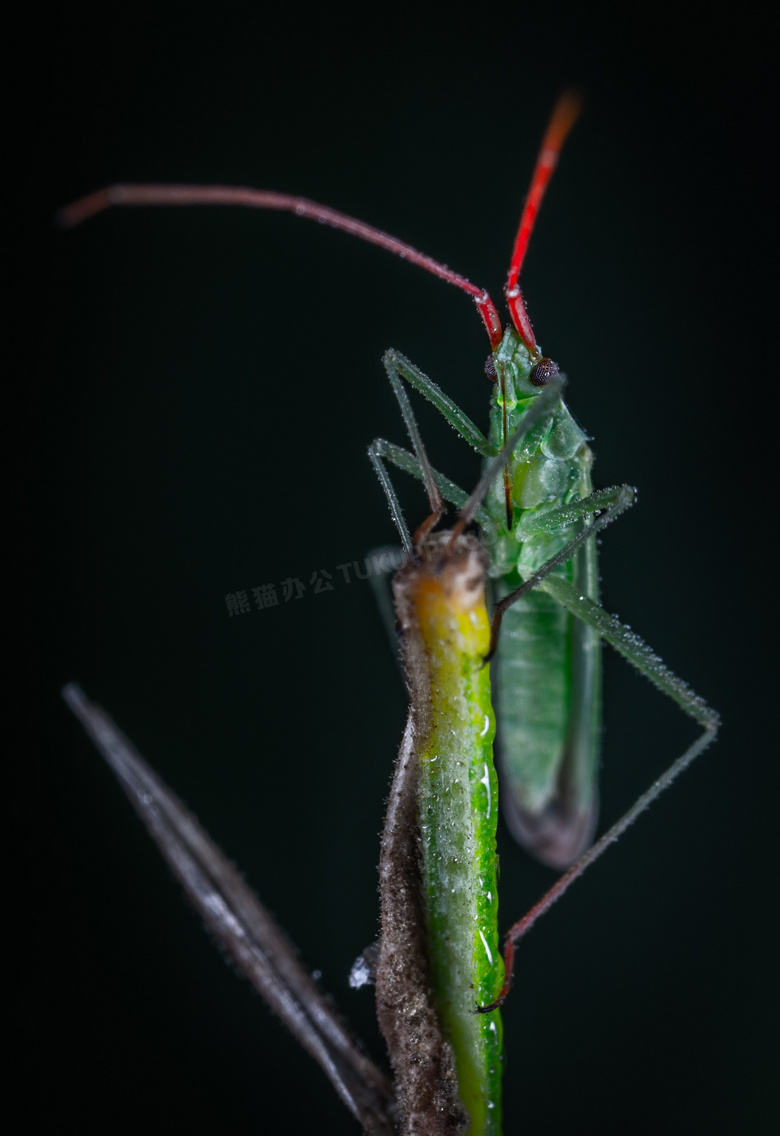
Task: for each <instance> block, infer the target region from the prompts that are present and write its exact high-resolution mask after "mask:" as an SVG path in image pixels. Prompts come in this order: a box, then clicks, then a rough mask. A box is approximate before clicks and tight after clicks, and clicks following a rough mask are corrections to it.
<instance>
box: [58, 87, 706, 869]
mask: <svg viewBox="0 0 780 1136" xmlns="http://www.w3.org/2000/svg"><path fill="white" fill-rule="evenodd" d="M578 113H579V101H578V99H577V97H576V96H573V95H571V94H565V95H564V96H562V98H561V99H560V100H559V103H558V105H557V106H556V108H555V111H554V113H553V116H552V118H551V121H550V124H549V126H548V129H547V133H546V135H545V138H544V141H543V143H542V147H541V150H540V153H539V157H538V159H537V162H536V167H535V171H534V174H533V178H532V181H531V187H530V191H529V194H528V197H527V199H526V204H525V208H524V210H523V213H522V216H521V220H520V225H519V228H518V232H517V237H516V239H515V244H514V249H513V254H512V259H511V264H510V269H509V274H508V278H507V285H506V288H505V293H506V299H507V304H508V307H509V313H510V317H511V322H510V325H509V326H508V327H507V328H506V329H505V330H503V331H502V328H501V322H500V319H499V316H498V313H497V311H496V308H495V305H494V304H493V302H492V300H491V299H490V296H489V295H488V293H487V292H485V291H484V290H482V289H480V288H478V287H476V286H475V285H473V284H471V283H470V282H469V281H468V280H466V279H465V278H464V277H462V276H460V275H459V274H458V273H455V272H453V271H452V270H451V269H449V268H447V267H446V266H445V265H443V264H440V263H439V262H437V261H435V260H433V259H432V258H431V257H428V256H426V255H425V254H423V253H420V252H419V251H418V250H417V249H414V248H412V247H411V246H410V245H407V244H405V243H404V242H402V241H399V240H398V239H397V238H395V237H392V236H390V235H389V234H387V233H384V232H382V231H380V230H377V229H375V228H373V227H372V226H370V225H367V224H365V223H364V222H361V221H357V220H355V219H354V218H351V217H347V216H345V215H344V214H342V213H339V212H337V211H335V210H333V209H330V208H328V207H326V206H322V205H318V204H316V203H315V202H312V201H309V200H307V199H306V198H299V197H292V196H290V195H288V194H282V193H276V192H274V191H267V190H254V189H244V188H236V187H229V186H180V185H168V186H165V185H118V186H113V187H110V188H108V189H104V190H99V191H97V192H96V193H93V194H91V195H89V196H88V197H85V198H83V199H81V200H80V201H77V202H75V203H74V204H73V205H72V206H70V207H68V208H67V209H66V210H64V211H63V213H62V214H61V221H62V223H63V224H64V225H66V226H71V225H75V224H78V223H79V222H81V221H83V220H84V219H86V218H87V217H90V216H92V215H93V214H95V213H98V212H100V211H102V210H103V209H105V208H107V207H109V206H112V205H134V206H139V205H177V206H178V205H214V204H219V205H242V206H247V207H250V208H258V209H278V210H285V211H288V212H293V213H295V214H296V216H299V217H304V218H308V219H312V220H317V221H319V222H320V223H322V224H327V225H329V226H331V227H333V228H336V229H339V230H341V231H343V232H347V233H351V234H352V235H353V236H357V237H360V238H361V239H362V240H365V241H367V242H370V243H372V244H377V245H379V246H380V247H382V248H385V249H387V250H388V251H390V252H393V253H395V254H396V255H398V256H401V257H403V258H404V259H405V260H408V261H411V262H412V263H413V264H417V265H418V266H420V267H421V268H424V269H426V270H427V271H428V272H431V273H433V274H434V275H436V276H438V277H439V278H440V279H442V280H444V281H445V282H447V283H449V284H453V285H455V286H456V287H458V288H460V289H462V290H463V291H465V292H466V293H467V294H468V295H470V296H471V297H472V299H473V300H474V302H475V304H476V306H477V309H478V311H479V314H480V316H481V318H482V321H483V323H484V325H485V328H486V330H487V333H488V337H489V339H490V347H491V353H490V355H489V357H488V360H487V363H486V365H485V370H486V373H487V374H488V377H489V378H490V379H491V381H492V392H493V393H492V396H491V403H490V429H489V433H488V436H487V437H486V436H485V435H484V434H483V433H482V431H481V430H480V429H479V428H478V427H477V426H476V425H475V424H474V423H473V422H472V421H471V420H470V419H469V418H468V417H467V416H466V415H465V414H464V413H463V411H461V410H460V408H459V407H458V406H456V405H455V403H453V402H452V400H451V399H449V398H448V397H447V395H446V394H445V393H444V392H443V391H442V390H441V389H440V388H439V387H438V386H437V385H436V384H435V383H434V382H433V381H432V380H431V379H429V378H428V377H427V376H426V375H424V374H423V373H422V372H421V371H420V370H419V369H418V368H417V367H415V366H414V365H413V364H412V363H411V362H410V361H409V360H408V359H405V358H404V356H403V355H401V354H400V353H399V352H397V351H389V352H388V353H387V354H386V356H385V359H384V363H385V367H386V370H387V372H388V375H389V377H390V379H391V382H392V383H393V385H394V387H396V386H397V385H398V380H403V381H404V382H406V383H408V384H409V385H411V386H412V387H414V388H415V389H417V390H418V391H419V392H420V393H421V394H423V395H424V396H425V397H426V398H427V399H428V400H429V401H430V402H431V403H432V404H433V405H434V406H435V407H436V408H437V409H438V410H439V411H440V412H441V414H442V415H443V416H444V418H445V419H446V420H447V422H449V424H450V425H451V426H453V427H454V428H455V430H456V431H457V432H458V433H459V434H460V435H461V437H462V438H463V439H464V440H465V441H466V442H467V443H468V444H469V445H470V446H472V447H473V448H474V449H475V450H476V451H477V452H478V453H479V454H481V455H482V456H483V457H485V458H486V459H490V458H491V457H493V456H495V454H497V453H498V451H499V450H500V449H501V447H502V446H503V445H504V444H505V443H506V441H507V439H508V438H509V436H510V435H511V433H512V431H513V430H514V429H515V427H516V425H517V422H518V420H519V417H520V416H521V415H522V413H523V411H524V410H525V409H527V407H528V406H529V405H530V404H531V403H532V402H533V400H534V399H536V398H538V396H539V393H540V391H541V390H543V389H544V387H545V385H546V384H547V383H548V382H549V380H550V378H551V377H552V376H553V375H555V374H556V373H557V371H558V366H557V364H555V363H553V362H552V361H551V360H549V359H547V358H545V357H544V356H543V355H542V352H541V350H540V348H539V346H538V344H537V342H536V338H535V335H534V331H533V328H532V326H531V321H530V319H529V317H528V314H527V311H526V308H525V303H524V301H523V297H522V294H521V291H520V288H519V285H518V278H519V273H520V269H521V267H522V263H523V259H524V256H525V253H526V250H527V248H528V243H529V240H530V236H531V233H532V230H533V227H534V222H535V220H536V216H537V213H538V210H539V207H540V204H541V201H542V198H543V196H544V192H545V190H546V187H547V185H548V183H549V180H550V177H551V175H552V173H553V170H554V169H555V166H556V164H557V160H558V155H559V153H560V150H561V147H562V145H563V142H564V140H565V138H566V135H567V134H568V132H569V130H570V128H571V126H572V125H573V123H574V121H575V119H576V117H577V115H578ZM373 452H374V453H375V454H376V455H379V456H381V457H384V458H386V459H387V460H388V461H390V462H391V463H393V464H395V465H396V466H398V467H399V468H401V469H404V470H406V471H407V472H409V473H411V474H412V475H413V476H415V477H420V476H421V470H420V466H419V462H418V461H417V459H416V458H415V457H414V455H412V454H410V453H409V452H408V451H405V450H403V449H401V448H400V447H398V446H395V445H393V444H392V443H389V442H385V441H383V440H381V439H379V440H377V442H376V443H375V444H374V451H373ZM591 461H592V454H591V451H590V449H589V447H588V445H587V441H586V435H585V434H584V433H583V432H582V430H581V429H580V428H579V426H578V425H577V423H576V422H575V421H574V419H573V418H572V416H571V414H570V413H569V411H568V409H567V407H566V405H565V403H564V402H563V401H562V400H559V401H558V403H557V405H556V406H555V407H554V408H553V409H552V411H551V413H550V414H549V415H548V416H547V417H546V418H545V420H544V421H540V422H539V423H538V424H537V426H536V428H535V430H534V432H533V434H531V435H528V436H526V437H523V438H522V439H521V440H520V442H519V443H518V446H517V448H516V449H515V450H514V452H512V453H511V454H510V455H509V457H508V460H507V461H506V465H505V469H504V475H503V478H502V479H500V480H499V481H498V482H497V483H496V485H495V487H494V488H493V489H492V490H491V492H490V493H489V494H488V497H487V500H486V501H485V504H484V506H483V507H481V508H480V509H479V511H478V513H477V516H476V520H477V522H478V524H479V525H480V527H481V530H482V541H483V545H484V547H485V548H486V551H487V552H488V557H489V565H488V575H489V577H490V579H491V582H492V588H493V592H494V599H495V600H496V601H497V607H496V613H495V615H494V628H493V632H494V633H493V644H492V648H491V653H493V654H494V655H495V658H494V660H493V670H494V678H495V687H496V695H495V705H496V718H497V722H498V744H499V753H500V756H501V766H502V788H503V795H502V796H503V802H504V803H503V809H504V815H505V818H506V819H507V822H508V824H509V826H510V828H511V830H512V832H513V833H514V835H515V837H516V838H517V839H518V840H519V841H520V842H521V843H522V844H523V845H524V846H525V847H526V848H528V849H529V851H531V852H532V853H533V854H534V855H536V856H537V857H538V858H539V859H540V860H542V861H543V862H544V863H547V864H549V865H550V866H552V867H557V868H564V867H566V866H567V865H569V864H571V863H573V862H574V861H575V860H576V858H577V857H578V856H579V855H580V854H581V853H582V852H583V851H584V849H585V848H587V846H588V845H589V844H590V842H591V840H592V837H593V833H594V830H595V826H596V821H597V817H598V764H599V739H600V729H601V663H600V641H601V639H606V640H607V641H608V642H610V643H612V645H613V646H614V647H615V648H616V649H617V650H618V651H619V652H620V653H621V654H623V655H624V656H625V657H626V658H627V659H628V660H629V662H631V663H632V664H633V665H634V666H636V667H637V668H638V669H639V670H640V671H641V672H642V673H643V674H646V675H647V677H648V678H650V679H651V681H653V682H655V683H656V685H657V686H659V687H660V688H661V689H662V690H664V692H665V693H667V694H669V695H670V696H671V697H672V698H674V699H675V701H677V702H678V704H679V705H680V706H681V707H682V709H683V710H685V711H686V713H688V714H690V715H691V716H692V717H693V718H694V719H695V720H696V721H697V722H699V723H700V724H701V725H702V726H703V727H704V728H705V731H707V736H708V737H709V733H710V732H711V731H712V730H713V729H714V722H715V718H714V717H713V716H712V712H711V711H709V710H708V709H707V708H706V707H705V708H703V705H704V704H703V703H702V702H701V700H700V699H698V698H697V697H696V696H695V695H694V694H693V693H692V692H690V691H689V690H688V689H687V687H685V686H684V684H682V683H679V682H677V683H675V684H670V683H669V682H666V681H665V680H663V679H662V678H660V677H659V676H660V674H661V671H660V670H659V667H658V665H657V662H658V661H657V660H656V659H655V657H654V656H653V655H652V653H651V652H646V651H643V650H639V649H638V648H637V647H636V642H635V637H634V636H633V635H632V634H631V633H630V632H628V631H627V629H625V628H623V627H621V626H620V625H619V624H618V623H617V621H616V620H614V619H612V618H611V617H610V616H608V615H607V613H606V612H604V611H603V610H602V609H601V608H600V607H599V604H598V599H599V596H598V568H597V562H596V555H597V554H596V547H595V541H593V540H586V541H581V542H579V546H578V547H577V549H576V552H575V553H574V554H573V555H572V554H571V551H570V550H569V552H566V550H567V549H569V546H570V545H571V544H572V541H573V540H574V539H575V538H576V537H577V535H578V534H579V535H580V536H581V535H582V533H583V532H585V531H586V530H588V529H590V530H591V532H595V531H596V527H598V528H601V527H603V525H605V524H607V523H609V521H611V520H612V519H613V518H614V517H616V516H617V515H618V514H619V513H620V512H622V511H623V510H625V509H626V508H628V507H629V506H630V505H631V504H632V503H633V500H634V493H633V490H631V489H629V488H628V487H627V486H620V487H616V488H612V489H607V490H600V491H598V492H595V493H594V492H593V490H592V486H591V477H590V466H591ZM435 476H436V478H437V480H438V483H439V486H440V489H441V492H442V494H443V495H444V497H445V498H446V499H447V500H448V501H450V502H451V503H452V504H454V505H456V506H457V507H460V506H462V504H463V503H464V502H465V500H466V498H467V494H466V493H465V492H464V491H463V490H461V489H460V488H459V487H458V486H456V485H454V484H453V483H452V482H451V481H449V480H448V479H447V478H445V477H444V476H443V475H441V474H438V473H436V474H435ZM594 517H597V520H596V521H594ZM552 558H556V559H557V560H558V561H559V562H558V563H557V564H556V566H555V568H554V570H552V571H551V572H550V574H549V575H546V578H545V579H544V581H543V582H542V583H540V579H541V578H540V579H536V573H537V572H539V570H540V569H542V567H543V566H544V565H546V564H548V563H549V562H550V560H551V559H552ZM533 580H535V583H529V582H530V581H533ZM536 584H539V587H538V588H537V587H536ZM520 589H522V591H520ZM502 618H503V627H502V630H501V635H500V636H499V635H498V634H497V631H498V624H499V623H500V622H501V620H502Z"/></svg>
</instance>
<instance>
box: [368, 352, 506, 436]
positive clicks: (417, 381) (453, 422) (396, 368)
mask: <svg viewBox="0 0 780 1136" xmlns="http://www.w3.org/2000/svg"><path fill="white" fill-rule="evenodd" d="M382 362H383V363H384V365H385V370H386V371H387V374H388V375H389V377H390V382H391V383H393V376H394V375H395V376H398V378H401V379H404V380H405V381H406V382H407V383H408V384H409V386H411V387H414V389H415V390H417V391H419V392H420V394H421V395H424V397H425V398H427V399H428V401H429V402H430V403H432V404H433V406H435V407H436V409H437V410H438V411H439V413H440V414H441V415H443V417H444V418H446V420H447V421H448V422H449V424H450V426H452V427H453V428H454V429H455V431H456V432H457V433H458V434H460V436H461V438H463V440H464V441H466V442H468V444H469V445H470V446H471V447H472V448H473V449H475V450H476V451H477V453H478V454H481V455H482V457H492V456H493V455H494V454H495V452H496V450H495V447H493V446H491V445H490V443H489V442H488V440H487V438H486V437H485V435H484V434H483V433H482V431H481V430H480V429H479V427H478V426H475V425H474V423H473V422H472V421H471V419H470V418H469V416H468V415H467V414H464V413H463V411H462V410H461V409H460V407H459V406H457V405H456V404H455V403H454V402H453V401H452V399H451V398H449V397H448V396H447V395H446V394H445V393H444V391H443V390H442V389H441V387H439V386H437V385H436V383H435V382H434V381H433V379H429V378H428V376H427V375H426V374H424V373H423V372H422V371H421V370H420V369H419V367H415V365H414V363H412V362H410V360H409V359H407V358H406V356H405V355H402V354H401V352H400V351H396V350H395V348H392V347H391V348H390V350H389V351H386V352H385V354H384V357H383V359H382ZM393 389H395V383H393Z"/></svg>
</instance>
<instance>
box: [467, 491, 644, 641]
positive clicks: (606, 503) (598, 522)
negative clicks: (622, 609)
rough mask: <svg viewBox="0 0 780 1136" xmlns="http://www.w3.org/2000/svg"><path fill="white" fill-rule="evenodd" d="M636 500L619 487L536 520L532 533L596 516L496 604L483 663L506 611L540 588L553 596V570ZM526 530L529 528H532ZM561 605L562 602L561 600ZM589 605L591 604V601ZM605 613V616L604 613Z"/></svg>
mask: <svg viewBox="0 0 780 1136" xmlns="http://www.w3.org/2000/svg"><path fill="white" fill-rule="evenodd" d="M635 500H636V493H635V491H634V490H633V489H632V488H631V487H630V486H629V485H619V486H616V487H613V488H611V489H599V490H596V492H595V493H591V494H589V495H588V496H587V497H583V498H582V500H581V501H574V502H572V503H571V504H570V505H562V506H560V508H557V509H551V510H550V512H549V513H545V514H543V516H542V517H541V518H536V521H537V528H536V530H535V531H542V532H546V531H551V530H552V529H555V528H557V527H559V526H560V525H561V524H568V523H569V522H570V521H572V520H576V519H577V518H578V517H581V516H586V515H588V514H593V513H598V514H599V516H597V517H596V518H595V519H594V521H593V523H592V524H590V525H588V526H587V527H586V528H583V530H582V532H580V533H578V534H577V536H575V537H574V539H573V540H570V541H569V543H568V544H566V545H564V547H563V548H562V549H561V550H560V552H557V553H556V554H555V556H553V557H551V558H550V559H549V560H548V561H547V562H546V563H545V564H543V565H542V566H541V568H540V569H539V570H538V571H537V572H534V574H533V576H529V578H528V579H527V580H525V581H524V582H523V583H522V584H521V585H520V587H519V588H515V590H514V591H513V592H510V593H509V595H507V596H504V598H503V599H502V600H500V601H499V602H498V603H497V604H496V607H495V610H494V612H493V622H492V625H491V629H490V652H489V653H488V655H487V657H486V659H485V662H488V661H489V660H490V659H492V658H493V655H494V654H495V653H496V647H497V645H498V633H499V630H500V628H501V620H502V619H503V616H504V612H505V611H506V610H507V608H510V607H511V606H512V604H514V603H517V601H518V600H519V599H521V598H522V596H524V595H526V593H527V592H530V591H532V590H533V589H534V588H538V587H540V586H541V587H543V588H545V590H546V591H550V594H551V595H553V594H554V593H553V592H552V590H551V589H549V588H547V587H546V582H547V581H549V580H551V579H553V577H552V576H551V575H550V574H551V573H552V571H553V570H554V569H555V568H557V567H558V566H559V565H560V564H565V562H566V561H567V560H570V559H571V557H572V556H573V554H574V553H575V552H576V551H577V549H578V548H579V546H580V545H581V544H583V543H584V542H585V541H586V540H589V539H590V538H591V537H592V536H595V534H596V533H597V532H599V530H600V529H603V528H605V527H606V526H607V525H608V524H610V523H611V522H612V521H614V520H615V518H616V517H619V516H620V514H621V513H623V512H625V510H626V509H628V508H630V507H631V505H633V504H634V501H635ZM528 527H529V529H530V528H531V525H529V526H528ZM558 578H559V577H555V579H556V580H557V579H558ZM571 590H572V592H576V589H575V588H572V589H571ZM560 602H562V603H563V601H560ZM589 602H591V603H592V601H589ZM563 606H564V607H568V604H565V603H564V604H563ZM593 606H594V607H597V606H598V605H596V604H594V605H593ZM569 610H571V609H569ZM599 610H601V609H599ZM574 614H575V615H577V614H578V613H577V612H574ZM604 614H606V612H605V613H604ZM580 618H581V619H582V618H583V617H582V616H580ZM584 622H586V623H587V622H589V621H588V620H587V619H584Z"/></svg>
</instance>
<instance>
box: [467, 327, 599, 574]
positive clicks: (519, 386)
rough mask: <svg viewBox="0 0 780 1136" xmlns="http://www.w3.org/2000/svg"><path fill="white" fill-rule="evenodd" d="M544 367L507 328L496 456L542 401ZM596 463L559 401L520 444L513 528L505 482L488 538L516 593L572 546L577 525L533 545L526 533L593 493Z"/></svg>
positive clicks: (494, 434) (500, 364)
mask: <svg viewBox="0 0 780 1136" xmlns="http://www.w3.org/2000/svg"><path fill="white" fill-rule="evenodd" d="M537 362H538V356H534V355H532V354H531V352H530V351H529V350H528V348H527V347H526V345H525V344H524V343H523V342H522V340H521V339H520V337H519V335H518V334H517V332H516V331H515V330H514V328H511V327H510V328H507V330H506V331H505V332H504V336H503V339H502V340H501V343H500V344H499V345H498V347H497V348H496V351H495V352H494V355H493V363H494V367H495V371H496V384H495V388H494V391H493V395H492V398H491V406H490V442H491V444H492V445H493V446H495V447H496V449H499V448H500V447H501V446H502V445H503V442H504V438H505V437H506V436H508V435H509V434H511V433H512V431H513V430H515V429H516V428H517V426H518V424H519V422H520V419H521V417H522V415H523V413H524V411H525V410H526V409H527V408H528V407H529V406H530V405H531V404H532V403H533V401H534V400H535V399H536V398H538V397H539V395H540V394H541V391H542V389H543V387H539V386H535V385H534V384H533V383H532V382H531V379H530V376H531V372H532V371H533V368H534V367H535V365H536V364H537ZM592 461H593V455H592V453H591V451H590V448H589V447H588V445H587V441H586V435H585V434H584V432H583V431H582V430H581V429H580V427H579V426H578V425H577V423H576V422H575V421H574V419H573V417H572V416H571V414H570V412H569V410H568V408H567V406H566V404H565V403H564V402H563V400H562V399H561V400H559V401H558V402H557V404H556V405H555V407H554V409H553V410H552V411H551V412H550V414H549V415H546V416H545V417H544V418H542V419H541V420H540V421H538V422H537V423H536V424H535V425H534V426H532V427H531V429H530V430H529V432H528V433H527V434H526V435H524V436H523V437H522V438H521V439H520V441H519V443H518V444H517V446H516V447H515V449H514V451H513V453H512V458H511V461H510V470H509V472H510V476H511V483H512V513H513V515H512V525H511V529H510V527H509V526H508V524H507V517H506V497H505V490H504V482H503V479H500V478H499V479H497V480H496V482H495V484H494V485H493V487H492V489H491V491H490V493H489V494H488V498H487V500H486V502H485V507H486V509H487V511H488V513H489V514H490V516H491V519H492V521H493V526H494V528H493V532H492V533H490V534H488V533H485V534H484V538H485V540H486V541H487V542H489V543H493V544H494V552H493V555H492V556H491V567H490V575H491V576H494V577H496V576H499V577H509V579H510V582H511V585H512V587H514V586H515V585H516V583H517V582H519V580H520V579H521V578H523V577H525V576H527V575H529V574H530V573H532V572H534V571H535V570H536V569H537V568H539V567H540V566H541V565H542V564H543V563H544V562H545V561H546V560H547V559H549V558H550V556H552V555H553V554H554V553H555V552H556V551H557V550H558V549H559V548H560V547H562V546H563V544H564V543H565V542H566V541H567V540H569V539H571V535H572V532H573V530H572V529H571V527H570V526H566V527H565V528H562V529H561V531H560V532H556V533H553V534H545V535H544V536H540V535H535V536H534V537H533V539H532V540H531V539H527V538H526V536H525V530H526V528H527V526H528V525H529V523H530V522H531V520H532V519H534V518H536V517H538V516H539V515H540V514H542V513H545V512H549V511H550V510H551V509H554V508H556V507H558V506H560V505H565V504H567V503H569V502H570V501H572V500H576V499H578V498H580V497H584V496H586V495H587V494H588V493H589V492H590V491H591V483H590V467H591V464H592Z"/></svg>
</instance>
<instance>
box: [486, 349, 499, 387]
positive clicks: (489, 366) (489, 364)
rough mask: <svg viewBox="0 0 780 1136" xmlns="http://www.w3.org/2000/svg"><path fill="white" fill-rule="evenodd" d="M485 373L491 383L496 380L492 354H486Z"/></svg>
mask: <svg viewBox="0 0 780 1136" xmlns="http://www.w3.org/2000/svg"><path fill="white" fill-rule="evenodd" d="M485 374H486V375H487V377H488V378H489V379H490V381H491V383H497V382H498V375H497V374H496V365H495V363H494V362H493V356H492V355H488V357H487V359H486V360H485Z"/></svg>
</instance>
